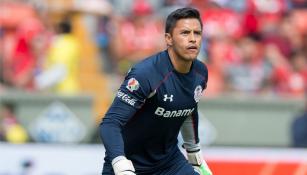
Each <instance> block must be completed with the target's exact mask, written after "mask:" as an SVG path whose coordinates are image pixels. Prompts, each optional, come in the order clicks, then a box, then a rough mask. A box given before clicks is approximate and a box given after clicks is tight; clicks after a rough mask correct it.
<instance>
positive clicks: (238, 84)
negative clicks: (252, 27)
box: [226, 38, 267, 94]
mask: <svg viewBox="0 0 307 175" xmlns="http://www.w3.org/2000/svg"><path fill="white" fill-rule="evenodd" d="M237 49H238V51H239V52H238V55H239V61H237V62H232V63H231V64H229V65H228V66H227V68H226V77H227V78H226V79H227V80H228V84H227V86H228V89H229V90H230V91H237V92H243V93H244V92H248V93H252V94H256V93H259V92H261V91H262V90H263V87H264V82H265V78H266V77H267V70H266V66H265V62H264V59H263V56H262V52H261V51H262V49H261V46H260V44H259V42H258V41H256V40H254V39H252V38H243V39H241V40H240V41H239V43H238V48H237Z"/></svg>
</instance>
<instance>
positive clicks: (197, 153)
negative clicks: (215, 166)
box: [181, 110, 212, 175]
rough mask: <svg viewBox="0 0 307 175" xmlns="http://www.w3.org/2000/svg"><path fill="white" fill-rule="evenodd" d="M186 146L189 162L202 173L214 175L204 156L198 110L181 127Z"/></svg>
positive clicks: (203, 174)
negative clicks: (199, 130) (199, 132)
mask: <svg viewBox="0 0 307 175" xmlns="http://www.w3.org/2000/svg"><path fill="white" fill-rule="evenodd" d="M181 135H182V138H183V141H184V144H183V146H184V148H185V149H186V151H187V157H188V162H189V163H190V164H191V165H192V166H193V168H194V169H195V171H197V172H198V173H199V174H200V175H212V172H211V170H210V169H209V167H208V165H207V163H206V161H205V160H203V158H202V153H201V146H200V143H199V137H198V111H197V110H195V112H194V113H193V114H192V116H189V117H187V119H186V120H185V121H184V123H183V125H182V127H181Z"/></svg>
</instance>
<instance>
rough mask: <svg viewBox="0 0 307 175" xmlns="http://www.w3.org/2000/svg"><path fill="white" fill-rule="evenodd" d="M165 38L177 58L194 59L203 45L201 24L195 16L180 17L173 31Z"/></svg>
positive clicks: (183, 59)
mask: <svg viewBox="0 0 307 175" xmlns="http://www.w3.org/2000/svg"><path fill="white" fill-rule="evenodd" d="M165 40H166V44H167V45H168V47H169V49H171V50H172V51H173V53H174V55H175V57H176V58H177V59H180V60H182V61H193V60H194V59H196V57H197V55H198V53H199V50H200V46H201V40H202V29H201V24H200V22H199V21H198V19H195V18H187V19H180V20H178V21H177V23H176V25H175V27H174V29H173V31H172V33H166V34H165Z"/></svg>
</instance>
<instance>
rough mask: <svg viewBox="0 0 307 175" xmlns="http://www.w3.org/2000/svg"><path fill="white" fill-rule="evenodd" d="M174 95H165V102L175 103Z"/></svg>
mask: <svg viewBox="0 0 307 175" xmlns="http://www.w3.org/2000/svg"><path fill="white" fill-rule="evenodd" d="M173 97H174V96H173V95H170V96H169V97H168V96H167V94H164V99H163V101H167V100H169V101H170V102H172V101H173Z"/></svg>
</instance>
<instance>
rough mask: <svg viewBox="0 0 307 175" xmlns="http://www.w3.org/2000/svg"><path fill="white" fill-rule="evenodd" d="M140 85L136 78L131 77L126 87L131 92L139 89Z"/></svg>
mask: <svg viewBox="0 0 307 175" xmlns="http://www.w3.org/2000/svg"><path fill="white" fill-rule="evenodd" d="M139 87H140V84H139V82H138V81H137V80H136V79H135V78H130V79H129V80H128V84H127V86H126V88H127V89H128V90H129V91H130V92H133V91H136V90H138V89H139Z"/></svg>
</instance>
